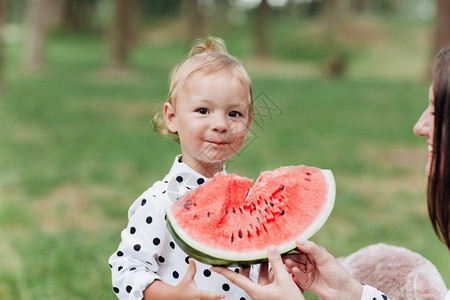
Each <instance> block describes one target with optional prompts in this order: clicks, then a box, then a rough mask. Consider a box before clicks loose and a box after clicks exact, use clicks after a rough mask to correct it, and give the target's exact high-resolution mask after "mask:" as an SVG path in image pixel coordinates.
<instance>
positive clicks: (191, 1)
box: [186, 0, 203, 39]
mask: <svg viewBox="0 0 450 300" xmlns="http://www.w3.org/2000/svg"><path fill="white" fill-rule="evenodd" d="M186 1H187V3H186V4H187V9H188V33H187V34H188V37H189V38H190V39H192V38H198V37H199V36H200V35H201V34H202V33H203V17H202V15H201V14H200V11H199V9H198V7H199V5H198V0H186Z"/></svg>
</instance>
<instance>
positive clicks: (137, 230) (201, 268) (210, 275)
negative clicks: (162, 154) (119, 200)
mask: <svg viewBox="0 0 450 300" xmlns="http://www.w3.org/2000/svg"><path fill="white" fill-rule="evenodd" d="M224 172H225V170H224ZM206 180H207V179H206V178H205V177H204V176H202V175H201V174H199V173H197V172H196V171H194V170H193V169H191V168H190V167H188V166H187V165H186V164H185V163H183V162H182V161H181V159H180V156H177V157H176V158H175V162H174V164H173V166H172V168H171V170H170V172H169V174H167V175H166V177H164V179H163V180H162V181H157V182H155V183H154V184H153V186H152V187H150V188H149V189H148V190H147V191H145V192H144V193H143V194H142V195H141V196H140V197H139V198H138V199H137V200H136V201H135V202H134V203H133V204H132V205H131V207H130V209H129V211H128V219H129V221H128V226H127V227H126V228H125V229H124V230H123V231H122V234H121V237H122V241H121V243H120V245H119V248H118V250H117V251H116V252H114V253H113V254H112V255H111V257H110V258H109V265H110V267H111V274H112V283H113V291H114V293H115V294H116V295H117V297H118V298H119V299H142V297H143V291H144V290H145V289H146V288H147V287H148V286H149V285H150V284H151V283H152V282H153V281H154V280H156V279H158V280H161V281H163V282H165V283H168V284H171V285H177V284H178V283H179V282H180V281H181V280H182V279H183V277H184V275H185V273H186V271H187V268H188V258H189V257H188V255H187V254H186V253H185V252H184V251H183V250H181V248H180V247H179V246H178V245H177V244H176V243H175V242H174V240H173V238H172V236H171V234H170V233H169V231H168V229H167V226H166V220H165V211H166V209H167V208H169V207H170V206H171V205H173V204H174V203H175V202H176V200H177V199H178V198H179V197H181V196H182V195H183V194H184V193H185V192H186V191H188V190H190V189H195V188H197V187H198V186H199V185H201V184H202V183H203V182H205V181H206ZM196 267H197V272H196V275H195V283H196V284H197V287H198V288H199V289H201V290H207V291H212V292H218V293H224V294H225V295H226V299H233V300H234V299H236V300H244V299H246V300H249V299H250V297H249V296H248V295H247V294H246V293H245V292H244V291H243V290H242V289H240V288H238V287H237V286H235V285H233V284H232V283H231V282H229V281H228V280H227V279H226V278H224V277H223V276H222V275H219V274H216V273H214V272H211V271H210V270H209V268H210V267H211V266H210V265H206V264H203V263H200V262H198V261H196ZM257 269H258V268H257V267H255V266H253V267H252V270H251V273H250V278H252V280H254V281H256V278H257V272H258V270H257ZM232 270H235V271H238V270H239V269H238V268H232Z"/></svg>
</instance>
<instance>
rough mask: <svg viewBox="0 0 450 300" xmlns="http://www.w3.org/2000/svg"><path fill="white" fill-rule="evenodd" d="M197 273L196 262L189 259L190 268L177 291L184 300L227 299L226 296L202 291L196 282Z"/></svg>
mask: <svg viewBox="0 0 450 300" xmlns="http://www.w3.org/2000/svg"><path fill="white" fill-rule="evenodd" d="M196 272H197V267H196V266H195V261H194V260H193V259H192V258H189V267H188V269H187V271H186V274H185V275H184V277H183V279H182V280H181V282H180V283H179V284H178V285H177V289H178V290H179V291H180V292H181V293H182V294H183V298H184V299H198V300H216V299H224V298H225V295H224V294H219V293H213V292H208V291H203V290H200V289H199V288H198V287H197V285H196V284H195V281H194V276H195V273H196Z"/></svg>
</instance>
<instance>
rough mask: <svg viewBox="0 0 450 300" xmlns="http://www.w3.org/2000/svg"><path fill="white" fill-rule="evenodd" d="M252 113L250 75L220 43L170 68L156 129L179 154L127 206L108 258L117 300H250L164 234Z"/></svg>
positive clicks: (229, 151)
mask: <svg viewBox="0 0 450 300" xmlns="http://www.w3.org/2000/svg"><path fill="white" fill-rule="evenodd" d="M252 115H253V100H252V84H251V81H250V78H249V76H248V74H247V72H246V71H245V69H244V68H243V66H242V65H241V64H240V63H239V62H238V61H237V60H236V59H235V58H234V57H232V56H230V55H229V54H228V53H227V51H226V48H225V45H224V43H223V41H222V40H220V39H217V38H208V39H206V40H205V41H204V42H203V43H199V44H196V45H195V46H194V47H193V48H192V49H191V52H190V54H189V57H188V58H187V59H186V60H185V61H184V62H182V63H180V64H179V65H178V66H176V67H175V68H174V70H173V71H172V75H171V81H170V90H169V95H168V99H167V101H166V103H165V104H164V120H160V119H159V118H158V116H157V115H156V116H155V118H154V127H155V129H156V130H157V131H158V132H159V133H162V134H172V135H174V137H175V140H177V141H178V142H179V143H180V146H181V155H179V156H177V157H176V158H175V161H174V163H173V165H172V168H171V169H170V171H169V173H168V174H167V175H166V176H165V177H164V179H163V180H161V181H157V182H156V183H154V184H153V186H152V187H150V188H149V189H148V190H147V191H145V192H144V193H143V194H142V195H141V196H140V197H139V198H138V199H137V200H136V201H135V202H134V203H133V204H132V206H131V207H130V209H129V212H128V218H129V223H128V226H127V228H126V229H124V230H123V231H122V235H121V236H122V241H121V243H120V245H119V248H118V250H117V251H116V252H114V253H113V254H112V255H111V257H110V259H109V264H110V267H111V272H112V281H113V290H114V292H115V293H116V295H117V296H118V297H119V298H120V299H142V298H144V299H172V300H173V299H222V298H225V297H226V298H228V299H241V300H242V299H250V297H248V295H247V294H246V293H245V292H244V291H243V290H241V289H240V288H238V287H236V286H234V285H233V284H231V283H230V282H229V281H228V280H226V279H224V278H223V277H221V276H220V275H218V274H215V273H212V272H211V271H210V270H209V268H210V266H209V265H205V264H202V263H200V262H194V260H193V259H192V258H189V257H188V256H187V254H186V253H184V252H183V250H181V249H180V248H179V247H178V245H177V244H176V243H175V242H174V240H173V238H172V236H171V235H170V234H169V232H168V230H167V227H166V220H165V211H166V210H167V209H168V208H169V207H170V206H171V205H173V204H174V203H175V202H176V201H177V199H178V198H179V197H180V196H182V195H183V194H184V193H185V192H186V191H187V190H190V189H195V188H197V187H198V186H199V185H201V184H202V183H203V182H205V180H207V179H208V178H210V177H212V176H213V175H214V174H215V173H217V172H225V169H224V161H225V159H227V158H228V157H230V156H232V155H233V154H235V153H236V152H237V151H238V150H239V149H240V147H241V146H242V143H243V141H244V139H245V137H246V135H247V132H248V130H249V127H250V123H251V120H252ZM236 271H239V270H238V269H236ZM251 277H253V272H252V274H251Z"/></svg>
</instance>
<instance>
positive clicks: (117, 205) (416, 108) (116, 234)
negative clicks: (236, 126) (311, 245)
mask: <svg viewBox="0 0 450 300" xmlns="http://www.w3.org/2000/svg"><path fill="white" fill-rule="evenodd" d="M289 22H292V21H289ZM305 22H307V21H302V22H301V23H302V24H307V23H305ZM358 22H363V21H362V20H358ZM364 24H366V25H367V26H369V25H370V26H371V27H370V28H372V27H373V30H375V29H376V32H380V34H379V35H375V36H374V37H373V38H371V39H370V40H366V41H364V43H360V44H355V45H354V46H353V45H352V44H351V43H350V42H346V43H344V46H345V48H346V49H347V48H349V49H352V51H351V52H350V62H349V68H348V73H347V76H346V77H344V78H326V77H324V76H323V75H322V72H321V65H320V59H321V58H320V57H313V58H311V57H310V56H309V54H308V53H313V54H314V53H316V50H315V49H316V47H319V46H320V45H322V44H321V43H322V40H321V39H320V38H316V37H315V36H313V35H311V34H310V35H308V31H307V30H306V29H305V31H299V32H298V33H296V34H294V33H292V35H289V34H288V31H287V30H286V28H292V25H301V24H292V23H290V24H286V23H282V22H281V23H279V24H277V25H274V26H273V27H272V29H271V32H272V34H273V35H274V36H275V37H274V40H275V41H276V42H277V44H276V45H278V46H277V47H280V49H281V50H280V51H279V53H278V51H275V50H274V49H272V50H271V53H272V55H271V58H270V59H269V60H268V61H266V62H262V63H258V62H255V60H254V59H253V58H252V55H251V51H252V47H251V43H250V40H249V38H250V31H249V30H248V29H247V27H242V28H237V29H238V30H239V29H242V30H240V31H236V28H231V29H229V28H223V27H218V29H217V32H211V33H212V34H217V35H220V36H222V37H223V38H224V39H225V40H226V41H227V44H228V48H229V50H230V52H231V53H232V54H235V55H237V56H239V57H240V58H242V61H243V63H244V65H245V66H247V67H248V70H249V72H250V75H251V77H252V79H253V83H254V90H255V95H259V94H260V93H265V95H267V96H268V99H266V100H270V101H272V102H270V101H269V103H272V104H271V105H276V108H277V109H280V110H279V111H277V112H279V113H278V114H276V115H273V116H270V117H262V115H261V114H260V115H257V116H256V119H255V121H258V122H259V124H260V126H258V125H257V123H254V124H253V127H252V136H253V137H254V139H253V140H252V141H251V143H249V145H248V147H247V148H245V149H244V150H243V151H242V152H240V153H239V154H238V155H237V156H236V157H234V158H233V159H231V160H230V162H229V163H228V170H229V171H230V172H236V173H238V174H241V175H244V176H249V177H253V178H255V177H257V175H258V173H259V172H260V171H263V170H268V169H274V168H276V167H278V166H281V165H291V164H302V163H303V164H309V165H315V166H319V167H322V168H329V169H331V170H332V171H333V173H334V175H335V179H336V184H337V198H336V206H335V209H334V211H333V213H332V215H331V217H330V219H329V220H328V222H327V223H326V225H325V226H324V227H323V228H322V229H321V230H320V231H319V232H318V233H317V234H316V235H315V236H314V238H313V240H315V241H317V242H319V243H320V244H322V245H324V246H325V247H326V248H327V249H328V250H329V251H330V252H331V253H332V254H334V255H335V256H342V255H348V254H349V253H351V252H353V251H356V250H358V249H359V248H361V247H364V246H366V245H368V244H373V243H378V242H384V243H390V244H394V245H399V246H404V247H407V248H409V249H411V250H413V251H416V252H419V253H421V254H422V255H423V256H425V257H426V258H427V259H429V260H430V261H432V262H433V263H434V264H435V265H436V266H437V268H438V269H439V271H440V272H441V274H442V276H443V278H444V280H445V281H446V282H447V284H449V283H450V270H449V269H448V268H446V267H445V266H448V265H449V255H448V250H447V249H446V248H445V247H444V246H443V245H442V244H441V243H439V242H438V240H437V238H436V237H435V235H434V233H433V232H432V229H431V226H430V224H429V221H428V217H427V213H426V203H425V188H426V178H425V174H424V165H425V161H426V143H425V140H424V139H423V138H418V137H415V136H414V135H413V133H412V126H413V124H414V123H415V121H416V119H417V118H418V116H419V115H420V113H421V112H422V110H423V109H424V108H425V105H426V100H427V89H428V82H427V81H426V80H424V78H425V75H424V74H425V71H426V65H427V62H428V59H429V57H428V56H427V49H428V48H427V47H428V45H427V44H425V43H424V42H423V41H424V40H426V39H425V37H426V36H427V34H428V33H429V32H428V31H427V28H428V27H427V25H426V24H425V25H423V24H420V25H417V24H416V25H415V27H414V26H412V24H415V23H414V22H412V21H409V23H408V21H407V20H388V21H387V23H386V22H381V21H379V20H376V19H375V20H370V19H368V20H365V21H364ZM310 26H316V25H314V24H313V23H311V24H310ZM371 30H372V29H371ZM281 33H283V34H281ZM415 35H417V36H418V37H417V38H415V39H411V38H410V37H411V36H415ZM167 36H170V35H167ZM402 36H403V37H402ZM298 39H302V41H304V44H303V45H302V46H301V47H300V46H298V44H297V43H295V41H298V42H299V40H298ZM399 39H401V40H399ZM283 41H284V43H282V42H283ZM352 43H353V41H352ZM280 45H282V46H280ZM308 45H310V46H308ZM272 47H273V48H276V47H275V43H274V44H272ZM283 47H284V48H283ZM295 47H300V48H298V49H297V48H295ZM303 47H307V49H305V50H304V51H303V50H302V49H303ZM186 49H187V47H186V45H185V44H184V42H183V41H182V39H180V38H177V37H175V38H173V39H171V38H169V37H167V39H166V40H165V41H164V42H160V43H156V41H155V40H153V39H152V38H151V37H150V38H147V39H145V40H143V41H142V42H140V43H139V44H137V46H136V48H135V49H134V51H133V53H132V57H131V66H132V70H131V71H130V72H128V73H120V74H118V73H110V72H107V71H105V70H104V69H103V66H104V64H105V55H104V52H105V46H104V42H103V39H102V38H101V37H99V36H80V35H62V34H58V35H55V36H53V37H52V39H51V40H50V43H49V45H48V52H47V59H48V66H47V67H46V68H45V69H43V70H42V71H41V72H28V71H25V70H23V69H22V68H21V65H20V53H21V51H20V50H21V48H20V45H8V47H7V53H6V63H7V65H6V76H5V80H6V90H5V92H4V94H3V95H2V98H1V100H0V226H1V228H2V230H1V233H0V265H1V266H2V267H1V268H0V298H1V299H57V298H61V297H64V298H66V299H114V295H113V293H112V291H111V284H110V271H109V267H108V263H107V259H108V257H109V255H110V254H111V253H112V252H113V251H114V250H115V249H116V247H117V245H118V243H119V241H120V231H121V230H122V229H123V228H124V227H125V226H126V223H127V218H126V216H127V209H128V207H129V205H130V204H131V203H132V202H133V201H134V199H135V198H136V197H137V196H139V194H140V193H142V192H143V191H144V190H145V189H146V188H148V187H149V186H150V185H151V184H152V183H153V182H154V181H155V180H158V179H160V178H162V176H164V175H165V174H166V172H167V170H168V168H169V167H170V164H171V162H172V160H173V156H174V155H175V154H177V153H178V152H179V146H178V145H177V144H175V143H173V142H171V141H170V140H167V139H161V138H159V137H158V136H157V135H156V134H155V133H154V132H152V129H151V126H150V119H151V118H152V116H153V114H154V112H155V109H156V108H157V107H158V105H159V104H160V103H162V101H164V98H165V95H166V93H167V85H168V73H169V71H170V69H171V68H172V67H173V65H174V64H175V63H177V62H179V61H180V60H181V59H182V58H183V57H184V56H185V52H186ZM308 51H309V52H308ZM297 52H300V53H299V54H298V55H297V56H295V54H296V53H297ZM319 54H320V53H319ZM302 55H304V56H302ZM294 56H295V57H294ZM321 57H322V58H325V56H321ZM259 100H261V98H260V99H259ZM256 105H257V106H258V105H261V102H258V99H257V101H256ZM274 107H275V106H274ZM259 109H260V112H261V113H264V111H263V110H262V107H261V106H260V107H259ZM308 299H315V298H314V297H313V296H311V295H308Z"/></svg>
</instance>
